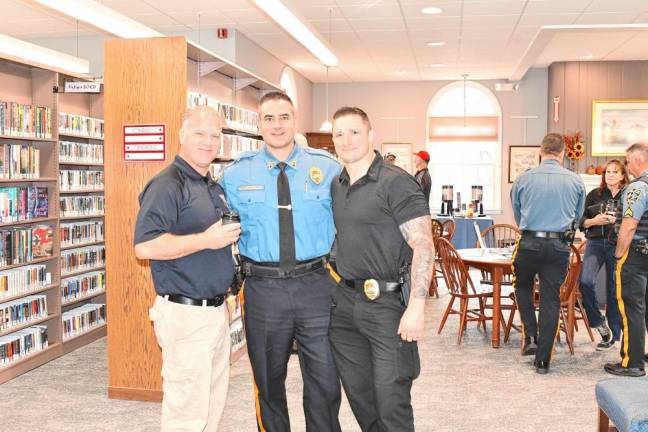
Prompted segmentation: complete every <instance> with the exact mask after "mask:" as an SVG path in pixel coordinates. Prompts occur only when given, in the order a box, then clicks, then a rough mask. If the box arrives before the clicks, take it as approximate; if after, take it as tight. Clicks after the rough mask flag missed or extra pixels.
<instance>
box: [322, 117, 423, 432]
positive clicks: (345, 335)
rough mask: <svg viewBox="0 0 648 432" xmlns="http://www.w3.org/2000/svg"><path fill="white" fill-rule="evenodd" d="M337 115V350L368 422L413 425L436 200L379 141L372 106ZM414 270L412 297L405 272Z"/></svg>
mask: <svg viewBox="0 0 648 432" xmlns="http://www.w3.org/2000/svg"><path fill="white" fill-rule="evenodd" d="M333 120H334V124H333V142H334V144H335V151H336V153H337V154H338V155H339V156H340V159H341V160H342V161H343V162H344V170H343V171H342V173H341V174H340V175H339V177H338V178H337V179H334V180H333V183H332V184H331V193H332V196H333V215H334V218H335V226H336V228H337V241H338V243H337V246H338V248H337V270H338V272H339V275H340V276H341V278H342V279H340V281H339V283H338V286H337V288H336V290H335V292H334V293H333V305H334V306H333V308H332V311H331V327H330V331H329V339H330V341H331V345H332V347H333V356H334V358H335V363H336V365H337V367H338V371H339V374H340V377H341V378H342V384H343V386H344V390H345V392H346V394H347V397H348V399H349V403H350V404H351V409H352V410H353V413H354V414H355V417H356V419H357V421H358V423H359V424H360V427H361V428H362V430H363V431H372V432H373V431H375V432H378V431H398V432H405V431H413V430H414V415H413V411H412V405H411V396H410V391H411V388H412V382H413V380H414V379H415V378H416V377H417V376H418V375H419V372H420V364H419V356H418V348H417V343H416V341H417V340H418V339H419V338H420V337H421V336H422V334H423V324H424V308H425V298H426V293H427V287H428V286H429V285H430V279H431V277H432V272H433V270H434V245H433V242H432V228H431V219H430V211H429V208H428V203H427V201H426V200H425V197H424V196H423V192H422V191H421V187H420V186H419V185H418V183H417V182H416V180H414V178H413V177H412V176H410V175H409V174H408V173H406V172H405V171H403V170H402V169H400V168H399V167H397V166H394V165H390V164H388V163H386V162H385V161H384V160H383V159H382V157H380V154H379V153H377V152H375V151H374V150H373V145H372V141H373V132H372V131H371V125H370V123H369V119H368V118H367V114H365V112H364V111H362V110H361V109H359V108H349V107H344V108H341V109H339V110H338V111H337V112H336V113H335V115H334V116H333ZM409 264H411V270H410V268H409V267H408V265H409ZM403 269H404V270H403ZM409 275H411V283H410V287H411V292H410V294H409V298H408V299H407V300H408V301H409V304H408V305H407V306H404V304H403V303H404V302H402V301H401V287H402V285H401V282H402V280H403V277H404V276H409Z"/></svg>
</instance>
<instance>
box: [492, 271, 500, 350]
mask: <svg viewBox="0 0 648 432" xmlns="http://www.w3.org/2000/svg"><path fill="white" fill-rule="evenodd" d="M492 274H493V336H492V344H493V348H499V346H500V315H501V314H502V311H501V309H502V308H501V306H502V304H501V302H500V296H501V294H502V268H501V267H499V266H495V268H494V269H493V273H492Z"/></svg>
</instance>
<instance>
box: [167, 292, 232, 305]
mask: <svg viewBox="0 0 648 432" xmlns="http://www.w3.org/2000/svg"><path fill="white" fill-rule="evenodd" d="M165 298H166V299H167V300H169V301H170V302H172V303H179V304H183V305H189V306H215V307H218V306H220V305H222V304H223V303H224V302H225V296H224V295H217V296H216V297H214V298H210V299H203V300H200V299H193V298H191V297H185V296H183V295H180V294H169V295H166V296H165Z"/></svg>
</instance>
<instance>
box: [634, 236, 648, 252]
mask: <svg viewBox="0 0 648 432" xmlns="http://www.w3.org/2000/svg"><path fill="white" fill-rule="evenodd" d="M630 248H631V249H633V250H634V251H635V252H639V253H640V254H642V255H648V240H645V239H644V240H633V241H632V242H631V243H630Z"/></svg>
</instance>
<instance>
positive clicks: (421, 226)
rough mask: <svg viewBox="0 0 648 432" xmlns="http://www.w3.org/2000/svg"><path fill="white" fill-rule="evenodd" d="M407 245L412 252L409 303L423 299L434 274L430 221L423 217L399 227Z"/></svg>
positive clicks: (427, 217)
mask: <svg viewBox="0 0 648 432" xmlns="http://www.w3.org/2000/svg"><path fill="white" fill-rule="evenodd" d="M399 228H400V230H401V233H402V234H403V237H404V238H405V240H406V241H407V244H408V245H409V246H410V247H411V248H412V250H413V251H414V255H413V257H412V270H411V274H410V279H411V281H410V282H411V285H412V286H411V292H410V298H409V300H410V303H411V302H412V301H413V300H421V299H423V300H424V299H425V297H426V296H427V290H428V287H429V286H430V281H431V280H432V273H433V272H434V242H433V240H432V221H431V219H430V217H429V216H423V217H419V218H416V219H412V220H410V221H408V222H405V223H404V224H402V225H401V226H400V227H399Z"/></svg>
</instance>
